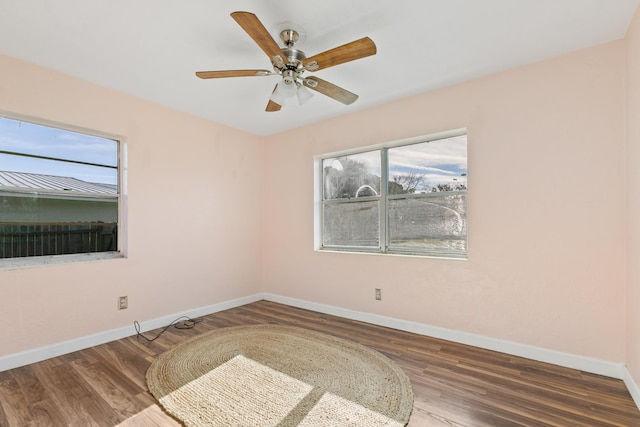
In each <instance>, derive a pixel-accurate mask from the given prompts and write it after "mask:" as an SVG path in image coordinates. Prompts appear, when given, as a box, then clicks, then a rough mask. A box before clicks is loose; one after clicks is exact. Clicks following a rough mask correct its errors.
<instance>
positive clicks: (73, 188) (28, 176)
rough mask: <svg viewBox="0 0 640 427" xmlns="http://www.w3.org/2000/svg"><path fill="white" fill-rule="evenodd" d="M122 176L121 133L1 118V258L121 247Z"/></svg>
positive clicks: (108, 251) (19, 257)
mask: <svg viewBox="0 0 640 427" xmlns="http://www.w3.org/2000/svg"><path fill="white" fill-rule="evenodd" d="M118 178H119V141H118V140H116V139H113V138H108V137H104V136H97V135H91V134H89V133H83V132H75V131H70V130H64V129H62V128H57V127H51V126H45V125H40V124H35V123H30V122H27V121H23V120H16V119H12V118H7V117H0V259H5V260H6V259H11V258H12V259H26V258H34V257H44V256H50V255H70V254H87V253H112V254H117V253H118V234H119V227H118V217H119V209H118V205H119V203H118V201H119V185H118V182H119V179H118ZM40 259H42V258H40Z"/></svg>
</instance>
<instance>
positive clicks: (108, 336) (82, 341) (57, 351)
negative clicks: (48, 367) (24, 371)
mask: <svg viewBox="0 0 640 427" xmlns="http://www.w3.org/2000/svg"><path fill="white" fill-rule="evenodd" d="M262 299H264V297H263V295H262V294H255V295H250V296H247V297H242V298H236V299H233V300H229V301H224V302H221V303H217V304H212V305H209V306H206V307H201V308H197V309H193V310H189V311H186V312H183V313H174V314H170V315H167V316H162V317H159V318H156V319H151V320H147V321H143V322H139V323H140V331H141V332H147V331H150V330H153V329H157V328H161V327H163V326H166V325H168V324H170V323H171V322H173V321H174V320H175V319H177V318H178V317H180V316H189V317H191V318H196V317H200V316H206V315H207V314H212V313H216V312H218V311H223V310H228V309H230V308H235V307H240V306H242V305H246V304H250V303H252V302H256V301H260V300H262ZM135 333H136V331H135V328H134V327H133V325H131V326H124V327H121V328H116V329H111V330H109V331H104V332H100V333H97V334H93V335H87V336H84V337H80V338H76V339H73V340H69V341H63V342H60V343H56V344H52V345H49V346H46V347H39V348H35V349H33V350H27V351H23V352H20V353H13V354H9V355H6V356H1V357H0V372H2V371H6V370H9V369H13V368H18V367H20V366H25V365H29V364H31V363H36V362H40V361H43V360H46V359H50V358H52V357H56V356H62V355H63V354H68V353H72V352H74V351H78V350H83V349H85V348H89V347H93V346H96V345H100V344H104V343H107V342H110V341H115V340H119V339H121V338H126V337H130V336H132V335H135Z"/></svg>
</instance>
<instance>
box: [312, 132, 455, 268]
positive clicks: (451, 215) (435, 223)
mask: <svg viewBox="0 0 640 427" xmlns="http://www.w3.org/2000/svg"><path fill="white" fill-rule="evenodd" d="M321 165H322V168H321V169H322V180H321V182H322V192H321V194H322V213H321V216H322V220H321V230H322V232H321V240H322V243H321V247H322V249H332V250H350V251H363V252H382V253H400V254H401V253H405V254H421V255H431V256H443V257H456V258H466V254H467V136H466V134H464V133H461V132H455V133H449V134H447V135H444V136H443V135H440V136H434V137H431V138H429V137H425V138H419V139H416V140H412V141H410V142H409V143H404V144H402V145H399V144H389V145H388V146H383V147H382V148H378V149H375V150H367V151H362V152H353V153H348V154H344V155H338V156H335V155H334V156H328V157H325V158H323V159H321Z"/></svg>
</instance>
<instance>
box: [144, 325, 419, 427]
mask: <svg viewBox="0 0 640 427" xmlns="http://www.w3.org/2000/svg"><path fill="white" fill-rule="evenodd" d="M147 384H148V386H149V390H150V391H151V393H152V394H153V395H154V396H155V398H156V399H158V401H159V402H160V404H161V405H162V406H163V407H164V408H165V410H166V411H167V412H168V413H170V414H171V415H173V416H174V417H176V418H177V419H178V420H180V421H182V422H183V423H184V424H185V425H186V426H214V427H215V426H221V427H236V426H237V427H249V426H256V427H268V426H274V427H285V426H301V427H327V426H367V427H374V426H393V427H399V426H405V425H406V424H407V423H408V421H409V416H410V415H411V410H412V407H413V393H412V390H411V384H410V383H409V379H408V378H407V376H406V375H405V374H404V372H403V371H402V370H401V369H400V367H399V366H397V365H396V364H395V363H394V362H393V361H392V360H390V359H389V358H387V357H386V356H384V355H383V354H381V353H379V352H377V351H375V350H372V349H370V348H368V347H365V346H363V345H360V344H358V343H355V342H353V341H348V340H345V339H341V338H336V337H333V336H330V335H326V334H322V333H318V332H314V331H310V330H307V329H302V328H297V327H291V326H280V325H271V324H269V325H254V326H236V327H228V328H221V329H217V330H214V331H211V332H207V333H204V334H202V335H199V336H197V337H194V338H192V339H190V340H188V341H186V342H184V343H183V344H180V345H178V346H176V347H174V348H172V349H171V350H169V351H167V352H165V353H163V354H161V355H160V356H159V357H158V359H157V360H156V361H155V362H153V363H152V365H151V366H150V368H149V370H148V371H147Z"/></svg>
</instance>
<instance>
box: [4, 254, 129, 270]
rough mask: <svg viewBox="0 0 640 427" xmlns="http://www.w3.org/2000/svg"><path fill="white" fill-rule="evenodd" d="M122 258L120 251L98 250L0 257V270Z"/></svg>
mask: <svg viewBox="0 0 640 427" xmlns="http://www.w3.org/2000/svg"><path fill="white" fill-rule="evenodd" d="M120 258H124V255H122V253H120V252H99V253H86V254H71V255H47V256H34V257H21V258H6V259H0V270H17V269H22V268H33V267H43V266H47V265H59V264H73V263H78V262H91V261H101V260H109V259H120Z"/></svg>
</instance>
